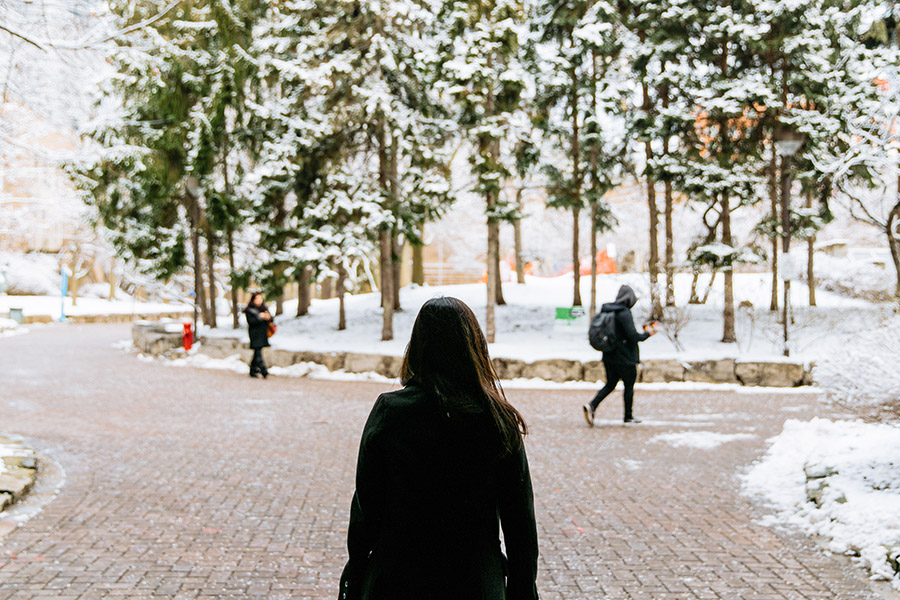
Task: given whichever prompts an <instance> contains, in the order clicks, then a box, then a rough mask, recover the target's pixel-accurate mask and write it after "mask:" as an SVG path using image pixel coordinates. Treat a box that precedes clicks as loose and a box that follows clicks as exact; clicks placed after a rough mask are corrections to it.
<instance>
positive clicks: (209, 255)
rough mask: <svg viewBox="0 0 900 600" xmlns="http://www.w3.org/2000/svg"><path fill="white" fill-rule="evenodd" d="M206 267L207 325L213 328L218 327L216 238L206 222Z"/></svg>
mask: <svg viewBox="0 0 900 600" xmlns="http://www.w3.org/2000/svg"><path fill="white" fill-rule="evenodd" d="M206 267H207V273H208V279H209V318H210V321H209V326H210V327H211V328H213V329H215V328H216V327H218V323H217V316H218V310H217V307H216V296H217V295H218V294H216V240H215V235H214V234H213V231H212V227H211V226H210V225H209V222H207V225H206Z"/></svg>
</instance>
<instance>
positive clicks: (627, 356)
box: [582, 285, 657, 427]
mask: <svg viewBox="0 0 900 600" xmlns="http://www.w3.org/2000/svg"><path fill="white" fill-rule="evenodd" d="M636 302H637V296H636V295H635V293H634V290H633V289H631V287H630V286H627V285H623V286H622V287H620V288H619V293H618V294H617V295H616V301H615V302H612V303H606V304H604V305H603V306H602V307H600V312H601V313H614V315H615V317H614V323H615V333H616V335H615V339H616V342H615V345H614V346H613V348H612V350H610V351H608V352H604V353H603V366H604V367H605V368H606V385H604V386H603V389H601V390H600V391H599V392H597V395H596V396H594V399H593V400H591V401H590V402H588V403H587V404H585V405H584V406H583V407H582V408H583V410H584V418H585V420H586V421H587V422H588V425H590V426H591V427H593V426H594V411H596V410H597V407H598V406H599V405H600V403H601V402H603V400H604V399H605V398H606V397H607V396H608V395H609V394H611V393H612V391H613V390H614V389H616V385H617V384H618V383H619V381H622V383H623V384H624V385H625V394H624V396H625V398H624V399H625V422H626V423H640V420H638V419H635V418H634V415H633V414H632V404H633V401H634V383H635V380H637V365H638V363H639V362H641V357H640V351H639V350H638V342H643V341H644V340H646V339H647V338H649V337H650V336H651V335H654V334H656V333H657V329H656V324H655V323H654V324H652V325H650V326H649V327H645V331H643V332H642V333H638V331H637V329H636V328H635V326H634V317H632V315H631V308H632V307H633V306H634V305H635V303H636Z"/></svg>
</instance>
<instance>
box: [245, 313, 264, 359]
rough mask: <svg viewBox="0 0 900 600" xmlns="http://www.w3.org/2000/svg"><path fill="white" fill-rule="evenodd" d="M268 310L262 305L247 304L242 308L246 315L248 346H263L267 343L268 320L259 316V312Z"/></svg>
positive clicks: (254, 347)
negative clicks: (248, 334)
mask: <svg viewBox="0 0 900 600" xmlns="http://www.w3.org/2000/svg"><path fill="white" fill-rule="evenodd" d="M261 312H268V311H267V310H266V309H265V308H264V307H262V306H260V307H256V306H248V307H247V308H246V309H244V315H245V316H246V317H247V331H248V332H249V333H250V347H251V348H253V349H254V350H255V349H256V348H265V347H266V346H268V345H269V331H268V329H269V321H266V320H263V319H261V318H260V316H259V313H261Z"/></svg>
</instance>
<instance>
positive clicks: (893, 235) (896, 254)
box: [887, 201, 900, 300]
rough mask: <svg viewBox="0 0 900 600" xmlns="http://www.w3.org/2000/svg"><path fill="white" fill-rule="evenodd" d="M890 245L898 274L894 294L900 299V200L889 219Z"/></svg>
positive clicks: (888, 234) (888, 235)
mask: <svg viewBox="0 0 900 600" xmlns="http://www.w3.org/2000/svg"><path fill="white" fill-rule="evenodd" d="M887 237H888V246H889V247H890V249H891V260H892V261H893V263H894V271H895V273H896V275H897V283H896V286H895V287H894V296H895V297H896V298H897V299H898V300H900V201H898V202H897V204H895V205H894V208H893V209H891V212H890V214H889V215H888V220H887Z"/></svg>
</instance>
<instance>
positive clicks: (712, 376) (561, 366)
mask: <svg viewBox="0 0 900 600" xmlns="http://www.w3.org/2000/svg"><path fill="white" fill-rule="evenodd" d="M179 339H180V338H179ZM179 343H180V342H179ZM135 344H136V345H137V342H135ZM200 352H201V353H203V354H206V355H208V356H211V357H213V358H227V357H229V356H233V355H235V354H238V355H240V357H241V359H242V360H243V361H244V362H248V363H249V362H250V358H251V357H252V355H253V352H252V351H251V350H250V347H249V344H248V343H247V342H245V341H243V340H242V339H238V338H227V337H221V338H220V337H213V338H211V337H205V338H203V339H202V340H201V345H200ZM264 356H265V359H266V362H267V364H269V365H271V366H280V367H286V366H290V365H293V364H297V363H300V362H313V363H318V364H320V365H324V366H325V367H327V368H328V370H330V371H336V370H338V369H343V370H345V371H347V372H349V373H368V372H375V373H378V374H379V375H384V376H385V377H397V376H399V374H400V363H401V359H400V358H399V357H396V356H386V355H381V354H363V353H356V352H314V351H309V350H306V351H291V350H282V349H280V348H266V349H265V351H264ZM494 368H495V369H496V370H497V374H498V375H499V376H500V378H501V379H517V378H528V379H530V378H539V379H545V380H547V381H556V382H566V381H591V382H595V381H605V380H606V370H605V369H604V368H603V361H600V360H592V361H587V362H581V361H577V360H569V359H560V358H554V359H544V360H536V361H534V362H527V361H524V360H519V359H515V358H499V357H498V358H495V359H494ZM810 372H811V366H810V365H807V364H804V363H802V362H788V361H773V362H765V361H741V360H735V359H733V358H722V359H716V360H697V361H680V360H675V359H650V360H646V361H644V362H643V363H642V364H641V365H640V367H639V371H638V381H640V382H643V383H669V382H680V381H692V382H700V383H733V384H739V385H749V386H767V387H796V386H800V385H808V384H810V383H812V381H811V377H810Z"/></svg>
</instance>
